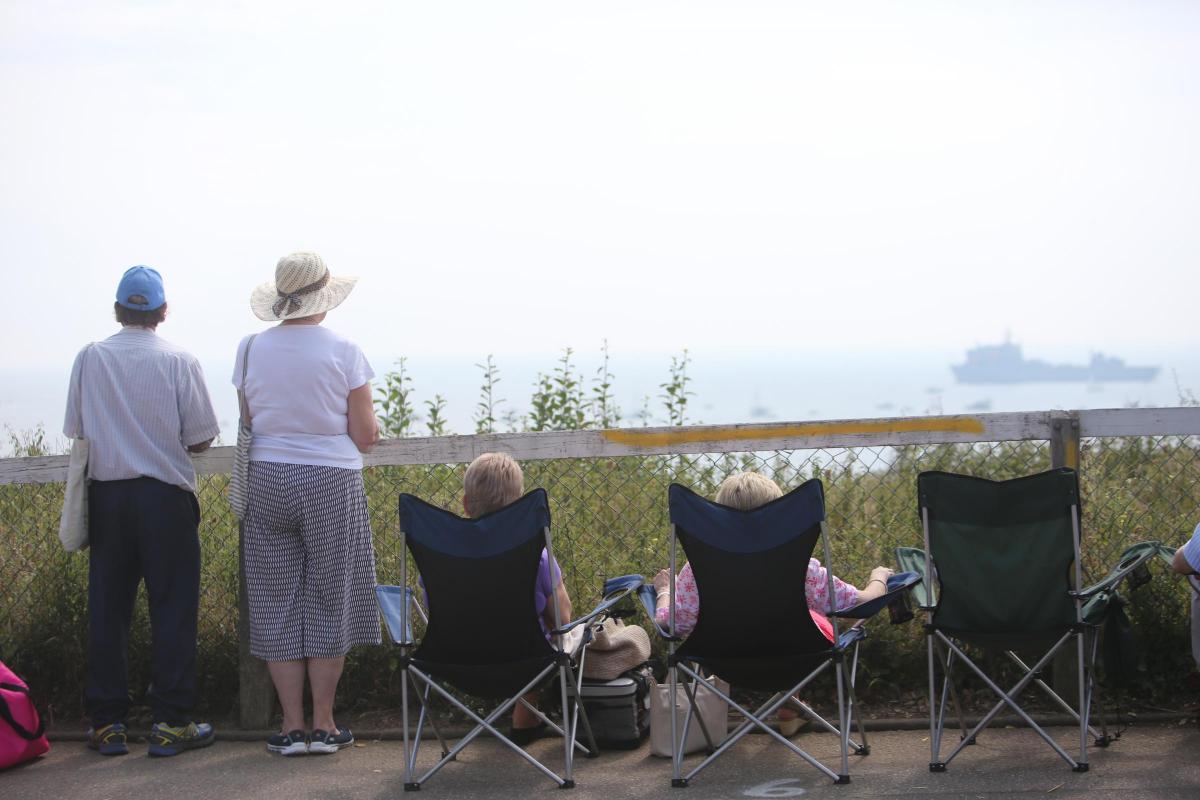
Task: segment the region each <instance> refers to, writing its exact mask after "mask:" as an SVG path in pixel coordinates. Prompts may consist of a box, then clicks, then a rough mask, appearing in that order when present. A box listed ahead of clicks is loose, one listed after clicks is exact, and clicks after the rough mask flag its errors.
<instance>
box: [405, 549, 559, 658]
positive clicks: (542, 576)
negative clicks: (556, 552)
mask: <svg viewBox="0 0 1200 800" xmlns="http://www.w3.org/2000/svg"><path fill="white" fill-rule="evenodd" d="M561 582H562V569H560V568H559V566H558V560H557V559H554V558H551V557H550V554H549V553H547V552H546V548H544V547H543V548H542V557H541V559H540V560H539V561H538V570H537V583H536V584H534V587H533V607H534V610H535V611H537V618H538V624H539V625H541V626H542V633H544V634H545V635H546V639H547V640H549V639H550V626H549V625H547V624H546V617H545V613H546V606H547V605H548V604H549V603H550V600H551V599H552V598H553V597H554V590H555V589H557V588H558V584H559V583H561ZM417 583H418V584H420V586H421V596H422V597H423V598H424V600H425V607H426V608H428V607H429V593H428V592H426V591H425V581H424V580H423V579H421V578H417ZM570 621H571V620H569V619H564V620H562V621H561V622H562V623H563V624H566V623H568V622H570Z"/></svg>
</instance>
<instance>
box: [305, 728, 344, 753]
mask: <svg viewBox="0 0 1200 800" xmlns="http://www.w3.org/2000/svg"><path fill="white" fill-rule="evenodd" d="M352 744H354V734H353V733H351V732H350V729H349V728H342V729H341V730H340V731H338V732H337V733H330V732H329V731H323V730H321V729H320V728H318V729H317V730H315V731H313V732H312V737H311V739H310V740H309V743H308V752H310V753H336V752H337V751H338V750H341V749H342V748H343V747H349V746H350V745H352Z"/></svg>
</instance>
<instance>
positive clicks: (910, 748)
mask: <svg viewBox="0 0 1200 800" xmlns="http://www.w3.org/2000/svg"><path fill="white" fill-rule="evenodd" d="M1051 732H1052V734H1053V735H1054V736H1055V738H1056V739H1057V740H1058V741H1060V742H1061V743H1062V744H1063V745H1064V746H1066V747H1069V746H1070V743H1071V742H1072V741H1073V740H1074V734H1073V731H1071V730H1070V729H1067V728H1056V729H1051ZM869 736H870V744H871V753H870V755H867V756H852V757H851V766H850V774H851V782H850V784H848V785H841V786H839V785H835V784H833V782H832V781H830V780H828V779H827V778H825V777H824V776H823V775H821V774H820V773H818V772H817V771H816V770H814V769H813V768H812V767H810V766H808V765H807V764H805V763H803V762H802V761H801V760H800V759H799V758H797V757H796V756H794V755H792V754H791V753H789V752H788V751H787V750H785V749H784V748H783V747H782V746H780V745H779V744H777V743H774V742H773V741H772V740H770V739H769V737H766V736H761V735H755V736H750V737H747V738H746V739H745V740H743V741H742V742H740V743H738V745H737V746H736V748H734V749H733V750H731V751H730V753H729V754H728V755H726V756H725V757H723V758H722V759H719V760H718V761H717V762H716V763H715V764H713V765H712V766H711V767H709V768H708V769H706V770H705V771H703V772H702V773H701V774H700V775H698V776H697V777H696V778H694V779H693V780H692V781H691V784H690V785H689V786H688V787H687V788H683V789H678V788H672V787H671V786H670V777H671V774H670V769H671V768H670V762H669V761H668V760H666V759H660V758H655V757H653V756H651V755H650V754H649V748H648V746H643V747H642V748H640V749H638V750H633V751H624V752H618V751H610V752H606V753H604V754H603V755H601V756H600V757H599V758H595V759H578V760H577V761H576V770H575V779H576V782H577V786H576V788H575V789H573V790H570V791H569V792H561V791H559V790H558V789H557V787H556V785H555V784H554V783H553V782H552V781H550V780H549V779H548V778H546V777H544V776H543V775H541V774H540V773H538V772H536V771H535V770H534V769H533V768H532V767H531V766H529V765H528V764H526V763H524V762H523V761H521V760H520V759H519V758H518V757H517V756H516V755H515V754H513V753H511V752H510V751H508V750H507V749H505V748H504V747H503V746H502V745H500V744H499V743H498V742H496V741H494V740H489V739H484V740H481V741H478V742H477V743H475V744H472V745H471V746H470V747H469V748H468V749H467V750H466V751H465V753H464V754H463V755H461V756H460V757H459V759H458V760H457V761H456V762H453V763H450V764H448V765H447V766H446V767H445V768H444V769H443V770H442V771H441V772H439V773H438V774H437V775H435V776H434V777H433V778H432V779H430V781H429V782H428V783H426V784H425V785H424V786H423V787H422V789H421V790H420V792H419V793H409V794H407V796H408V797H414V798H422V797H424V798H429V797H442V798H454V799H455V800H478V799H480V798H496V797H514V798H517V797H519V798H536V797H546V798H563V797H576V798H580V800H583V799H584V798H589V799H590V798H596V799H597V800H616V798H646V799H647V800H655V799H657V798H662V799H663V800H666V798H670V800H708V799H709V798H745V797H749V798H754V797H759V798H762V797H775V798H785V797H813V798H838V800H851V798H864V797H885V798H886V797H900V796H903V797H911V798H922V797H929V798H987V799H988V800H992V799H993V798H1006V797H1012V798H1033V797H1039V798H1052V800H1061V799H1062V798H1088V799H1089V800H1105V799H1107V798H1112V799H1113V800H1116V799H1117V798H1120V799H1121V800H1140V798H1146V799H1147V800H1150V798H1155V799H1158V798H1163V799H1165V800H1173V799H1174V798H1179V800H1183V799H1184V798H1187V800H1196V799H1197V798H1200V758H1197V754H1200V729H1198V728H1197V727H1196V725H1195V723H1194V722H1193V723H1190V724H1186V725H1181V724H1170V725H1146V726H1138V727H1134V728H1131V729H1129V730H1128V731H1126V732H1125V734H1124V736H1123V737H1122V738H1121V739H1120V740H1118V741H1117V742H1115V743H1113V744H1112V745H1111V746H1110V747H1108V748H1105V749H1092V750H1091V765H1090V766H1091V768H1090V770H1089V771H1088V772H1086V773H1075V772H1072V771H1071V769H1070V768H1069V767H1068V766H1067V765H1066V764H1065V763H1064V762H1062V761H1061V760H1060V759H1059V758H1058V757H1057V756H1056V755H1055V754H1054V753H1053V752H1052V751H1051V750H1050V749H1049V748H1048V747H1047V746H1046V745H1045V744H1044V743H1043V742H1042V741H1041V740H1040V739H1038V738H1037V737H1036V736H1035V734H1034V733H1033V732H1032V731H1029V730H1027V729H997V730H989V731H985V732H984V733H983V734H982V735H981V736H980V738H979V742H978V744H976V745H974V746H972V747H969V748H966V749H965V750H964V751H963V753H962V754H961V755H960V756H959V757H958V758H956V759H955V760H954V761H953V762H952V763H951V764H950V766H949V769H948V770H947V771H946V772H945V773H940V774H933V773H930V772H929V766H928V764H929V740H928V733H927V732H921V731H880V732H874V733H870V734H869ZM793 741H795V742H796V744H798V745H799V746H800V747H802V748H805V749H807V750H809V751H810V752H812V754H813V755H814V756H816V757H817V758H819V759H821V760H822V761H824V762H826V763H828V764H830V765H832V766H834V768H835V770H836V758H837V743H836V739H835V738H834V737H833V736H830V735H828V734H818V733H803V734H801V735H799V736H797V737H795V739H794V740H793ZM428 744H430V743H428V742H427V743H426V747H424V748H423V749H422V752H421V755H420V765H423V766H425V767H428V766H429V765H431V764H432V763H433V761H434V760H435V758H436V756H437V752H436V749H435V748H432V747H428ZM131 749H132V752H131V753H130V754H129V755H127V756H119V757H103V756H100V755H98V754H96V753H94V752H92V751H90V750H88V749H87V748H86V747H85V745H84V744H83V743H82V742H64V741H58V742H55V743H54V745H53V749H52V750H51V752H50V753H49V754H47V755H46V756H44V757H42V758H40V759H38V760H37V761H35V762H32V763H30V764H27V765H24V766H20V767H15V768H13V769H9V770H6V771H3V772H0V798H3V800H124V798H134V799H135V800H140V798H146V799H147V800H150V799H151V798H155V799H160V798H161V799H162V800H166V799H167V798H180V799H181V800H230V799H231V798H279V800H305V799H306V798H314V799H315V798H330V799H331V800H359V799H360V798H361V799H362V800H377V799H379V798H400V797H402V796H405V792H404V777H403V773H402V771H401V752H402V751H401V745H400V743H399V742H397V741H390V740H389V741H379V740H370V739H367V740H360V741H359V742H358V743H357V745H356V746H354V747H352V748H349V749H347V750H343V751H341V752H340V753H337V754H335V755H327V756H313V755H309V756H301V757H294V758H284V757H281V756H275V755H271V754H269V753H267V751H266V749H265V745H264V743H262V742H238V741H228V740H218V741H217V742H216V743H215V744H213V745H212V746H211V747H209V748H206V749H204V750H197V751H191V752H187V753H184V754H182V755H179V756H176V757H174V758H166V759H152V758H149V757H147V755H146V746H145V744H144V743H136V744H132V745H131ZM530 752H532V753H533V754H534V755H536V756H538V757H539V758H541V759H542V760H543V761H544V762H545V763H546V764H547V765H548V766H550V767H551V768H552V769H555V770H558V769H559V768H560V767H561V764H562V749H561V746H560V745H558V744H557V743H556V742H555V741H553V740H542V741H539V742H535V743H534V744H532V745H530ZM689 763H690V764H695V763H698V757H691V758H690V759H689Z"/></svg>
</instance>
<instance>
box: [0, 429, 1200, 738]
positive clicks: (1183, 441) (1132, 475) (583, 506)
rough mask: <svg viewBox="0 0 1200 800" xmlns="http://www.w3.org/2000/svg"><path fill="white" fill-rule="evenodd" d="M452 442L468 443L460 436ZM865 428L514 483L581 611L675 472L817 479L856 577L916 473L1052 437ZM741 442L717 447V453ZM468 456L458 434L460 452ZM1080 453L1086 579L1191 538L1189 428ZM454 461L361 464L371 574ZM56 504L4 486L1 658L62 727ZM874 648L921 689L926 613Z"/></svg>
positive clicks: (350, 672) (210, 684)
mask: <svg viewBox="0 0 1200 800" xmlns="http://www.w3.org/2000/svg"><path fill="white" fill-rule="evenodd" d="M992 416H996V417H999V416H1001V415H992ZM1150 428H1151V429H1152V428H1153V426H1150ZM1047 431H1048V429H1047ZM1150 432H1153V430H1150ZM714 435H715V434H714ZM536 436H538V435H536V434H526V435H523V436H522V437H521V438H522V441H523V442H525V443H526V445H523V446H525V448H526V449H529V448H528V446H527V444H528V442H530V441H536V438H535V437H536ZM455 438H456V440H458V441H459V442H461V441H463V440H465V439H467V438H468V437H455ZM514 438H517V437H514ZM861 438H862V437H859V439H860V440H861ZM875 438H876V439H878V440H880V441H881V442H885V443H881V444H866V445H860V446H849V447H844V446H829V447H817V448H807V449H792V448H789V449H774V450H761V449H758V448H757V446H756V447H755V450H754V452H707V453H688V454H681V453H671V452H666V453H659V454H651V455H635V454H630V455H620V454H618V455H603V456H591V457H584V454H585V453H586V452H587V451H588V448H582V447H581V448H579V455H580V457H570V456H571V455H572V453H570V452H569V450H570V448H568V452H566V453H564V454H563V455H564V456H566V457H559V458H553V459H544V458H543V459H526V460H524V462H523V466H524V469H525V486H526V489H531V488H534V487H543V488H545V489H546V490H547V492H548V493H549V496H550V499H551V515H552V520H553V534H554V543H555V552H556V555H557V557H558V560H559V562H560V563H561V564H562V566H563V570H564V576H565V581H566V584H567V587H568V589H569V591H570V594H571V596H572V598H573V600H574V604H575V607H576V608H577V609H579V610H583V609H585V608H588V607H590V605H591V604H592V603H594V602H595V601H596V600H597V599H598V596H599V593H600V586H601V584H602V582H603V580H604V579H605V578H606V577H612V576H615V575H622V574H628V573H641V574H644V575H647V576H649V575H652V574H653V573H654V572H655V571H657V570H658V569H660V568H662V567H665V566H666V565H667V558H668V548H669V544H670V539H669V537H670V528H669V524H668V520H667V506H666V493H667V487H668V486H669V485H670V484H671V483H673V482H678V483H682V484H685V485H688V486H690V487H692V488H693V489H695V490H696V491H698V492H701V493H703V494H706V495H708V496H712V494H713V493H714V492H715V490H716V487H717V485H718V484H719V483H720V481H721V480H723V479H724V478H725V477H726V476H727V475H728V474H730V473H731V472H735V471H738V470H756V471H758V472H761V473H763V474H766V475H769V476H771V477H772V478H774V479H775V480H776V481H777V482H778V483H779V484H780V485H781V487H783V488H784V489H787V488H791V487H793V486H795V485H797V484H798V483H800V482H802V481H803V480H807V479H809V478H812V477H819V478H820V479H821V480H822V481H823V482H824V484H825V489H826V496H827V508H828V517H829V524H830V532H831V535H832V542H831V544H832V552H833V564H832V567H833V570H834V572H835V574H837V575H839V576H840V577H842V578H843V579H845V580H847V581H849V582H851V583H859V584H861V583H862V582H864V581H865V579H866V576H867V574H868V572H869V571H870V569H871V568H872V567H874V566H876V565H879V564H884V565H893V564H894V560H895V558H894V549H895V548H896V547H897V546H902V545H919V543H920V541H921V529H920V522H919V519H918V515H917V500H916V477H917V474H918V473H919V472H921V471H923V470H929V469H939V470H948V471H953V472H960V473H966V474H972V475H979V476H984V477H988V478H993V479H1004V478H1011V477H1017V476H1020V475H1026V474H1029V473H1032V472H1037V471H1039V470H1044V469H1047V468H1049V467H1050V466H1051V461H1052V458H1051V451H1052V449H1053V448H1052V446H1051V441H1050V439H1049V434H1048V433H1047V438H1043V439H1027V440H1013V441H992V442H969V441H968V442H963V441H958V442H951V443H933V444H929V443H912V444H908V443H904V441H903V439H904V437H896V436H889V435H887V434H886V433H881V434H879V435H877V436H875ZM923 438H926V439H929V438H935V437H930V436H928V435H927V436H925V437H923ZM948 438H949V437H948ZM958 438H959V439H961V438H962V437H961V436H959V437H958ZM504 439H505V437H490V438H489V439H487V440H486V441H483V440H481V441H479V442H478V443H477V444H476V445H475V447H474V451H482V450H483V449H490V448H491V447H496V448H497V449H510V450H514V451H515V454H516V455H518V456H520V455H521V452H520V450H521V447H516V448H510V447H506V446H505V441H504ZM897 439H899V440H900V443H899V444H897V443H896V441H897ZM801 441H802V442H804V443H807V442H808V441H811V440H801ZM784 443H785V444H791V442H790V441H786V440H785V441H784ZM734 446H736V443H727V444H723V445H721V446H720V448H719V449H731V448H732V447H734ZM468 449H470V448H468ZM627 449H631V450H632V449H634V448H632V447H630V448H627ZM693 449H694V448H693ZM714 449H718V448H716V447H714ZM462 451H463V448H462V447H461V446H459V448H458V451H457V452H462ZM1078 458H1079V465H1080V471H1081V477H1082V487H1083V530H1084V552H1085V569H1086V572H1087V573H1088V575H1089V576H1090V577H1092V578H1098V577H1100V576H1101V575H1103V574H1104V573H1105V572H1106V571H1107V570H1108V569H1109V567H1111V566H1112V565H1113V564H1114V563H1115V561H1116V560H1117V558H1118V556H1119V555H1120V553H1121V552H1122V550H1123V549H1124V548H1125V547H1127V546H1128V545H1129V544H1132V543H1134V542H1136V541H1141V540H1144V539H1159V540H1162V541H1163V542H1164V543H1167V544H1170V545H1173V546H1174V545H1177V544H1179V543H1181V542H1182V541H1183V540H1184V539H1185V538H1186V536H1187V535H1188V534H1190V531H1191V529H1192V526H1193V525H1194V524H1195V522H1196V521H1197V508H1196V504H1197V497H1198V493H1197V489H1198V487H1200V436H1191V435H1189V436H1176V435H1170V436H1126V437H1120V438H1112V437H1109V438H1089V439H1085V440H1084V441H1083V442H1082V445H1081V446H1080V448H1079V451H1078ZM406 460H409V461H411V460H412V459H411V458H409V459H406ZM450 460H452V459H442V461H450ZM453 460H455V461H459V462H464V461H466V460H469V459H468V457H466V456H464V457H462V458H460V459H453ZM464 467H465V464H464V463H417V464H412V463H409V464H404V465H384V466H373V467H369V468H368V469H366V470H365V471H364V476H363V477H364V482H365V484H366V489H367V495H368V502H369V505H370V510H371V518H372V526H373V531H374V535H375V548H376V558H377V569H378V578H379V581H380V582H381V583H395V582H397V581H398V580H399V578H400V558H401V557H402V554H401V553H400V545H399V536H398V521H397V517H396V503H397V498H398V496H399V494H400V493H401V492H408V493H411V494H415V495H417V496H420V497H422V498H424V499H427V500H429V501H430V502H432V503H434V504H436V505H440V506H442V507H445V508H449V509H452V510H459V509H461V499H462V476H463V470H464ZM0 478H2V473H0ZM225 485H226V476H225V475H222V474H205V475H202V476H201V479H200V491H199V494H200V502H201V506H202V508H203V523H202V526H201V539H202V543H203V559H204V560H203V572H202V579H201V580H202V590H201V600H200V659H201V660H200V674H201V684H202V685H201V691H202V696H203V698H204V702H205V704H206V708H205V710H206V711H207V712H208V713H211V714H214V715H222V714H225V713H228V712H230V711H232V709H233V704H234V703H235V702H236V698H237V678H238V663H237V659H238V640H237V616H238V596H237V591H238V552H237V547H238V534H237V526H236V522H235V520H234V518H233V517H232V515H231V514H230V513H229V510H228V507H227V505H226V504H225V501H224V489H225ZM61 502H62V487H61V484H57V483H7V484H5V483H0V658H3V659H4V660H5V661H6V662H8V663H9V664H10V665H11V666H13V667H14V668H15V669H16V670H17V671H18V672H20V673H22V674H24V675H25V676H26V677H27V678H28V679H29V680H30V682H31V684H33V685H34V686H35V689H36V691H37V692H38V694H39V695H40V696H41V698H43V701H44V702H45V703H46V704H47V705H48V707H49V709H48V710H49V711H50V713H51V716H52V718H54V717H55V716H57V718H59V719H62V720H63V721H64V722H73V721H74V720H75V719H78V717H79V715H80V713H81V709H82V687H83V665H84V655H85V646H86V620H87V615H86V594H87V575H86V573H87V559H86V557H84V556H79V555H74V556H71V555H68V554H66V553H64V552H63V551H62V549H61V547H60V546H59V544H58V542H57V541H56V531H57V525H58V516H59V510H60V507H61ZM1154 574H1155V580H1153V581H1152V582H1151V583H1150V584H1149V585H1148V586H1146V587H1143V588H1142V589H1140V590H1138V592H1136V593H1135V596H1134V603H1133V606H1134V609H1135V613H1134V616H1135V620H1136V621H1137V622H1138V623H1139V624H1138V629H1139V631H1142V632H1143V633H1144V638H1145V640H1146V646H1147V655H1148V662H1149V663H1152V664H1153V665H1154V669H1153V670H1152V671H1150V672H1148V673H1147V680H1148V681H1150V682H1151V683H1153V684H1156V685H1160V686H1165V685H1168V684H1170V683H1171V682H1173V681H1178V680H1179V679H1180V678H1181V677H1182V676H1183V675H1184V674H1186V672H1187V670H1188V669H1190V664H1189V660H1188V653H1187V647H1188V645H1187V636H1186V614H1187V604H1186V599H1187V595H1186V591H1187V590H1186V587H1185V586H1184V585H1183V583H1182V582H1180V581H1177V580H1174V579H1172V578H1169V577H1167V576H1166V573H1164V571H1163V570H1162V569H1161V568H1158V567H1157V566H1156V567H1155V569H1154ZM798 579H802V578H798ZM138 609H139V610H138V612H137V617H136V619H135V624H134V629H133V634H132V640H131V647H130V662H129V663H130V672H131V675H130V678H131V683H130V685H131V686H132V687H143V688H144V687H145V685H146V682H147V679H148V678H147V675H146V668H147V667H146V662H147V653H148V645H149V629H148V621H147V619H146V613H145V604H144V603H139V605H138ZM868 645H869V646H868V651H867V652H866V653H864V657H865V658H864V663H865V664H868V665H869V673H868V680H867V681H866V682H865V686H866V691H867V692H868V693H869V692H870V687H871V686H872V685H881V686H886V687H890V689H891V690H894V691H903V690H905V689H911V690H913V691H914V692H919V691H921V690H922V688H923V683H922V677H921V676H922V675H923V672H922V670H923V669H924V660H923V659H924V649H923V648H924V645H923V638H922V635H921V629H920V626H919V625H905V626H897V627H891V626H888V625H886V623H876V624H875V625H873V628H872V634H871V639H869V640H868ZM882 648H886V650H887V653H886V657H884V658H877V659H872V658H870V656H871V652H870V651H871V650H877V649H882ZM396 678H397V664H396V661H395V653H394V651H393V650H392V649H390V648H387V647H379V648H360V649H358V650H356V651H354V652H353V653H352V654H351V656H350V658H349V659H348V662H347V669H346V672H345V675H344V678H343V681H342V684H341V692H340V704H341V706H342V707H343V708H345V709H346V710H348V711H350V712H355V711H368V710H371V709H373V708H376V707H379V706H383V707H390V706H391V705H393V704H394V702H395V694H394V690H395V689H396V688H397V683H396Z"/></svg>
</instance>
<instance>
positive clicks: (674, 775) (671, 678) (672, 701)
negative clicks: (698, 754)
mask: <svg viewBox="0 0 1200 800" xmlns="http://www.w3.org/2000/svg"><path fill="white" fill-rule="evenodd" d="M678 669H679V668H678V667H676V666H674V665H672V666H671V667H670V668H668V670H667V672H668V673H670V674H669V675H668V681H667V683H668V684H669V686H670V689H669V692H670V694H669V695H668V696H667V713H668V714H669V715H670V716H671V786H672V787H674V788H676V789H682V788H684V787H686V786H687V781H685V780H684V779H683V775H682V773H683V741H682V740H681V739H680V737H679V733H680V731H679V721H678V719H677V717H678V716H679V715H678V714H676V713H675V705H676V698H677V697H678V691H679V689H678V687H679V676H678V674H677V671H678Z"/></svg>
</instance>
